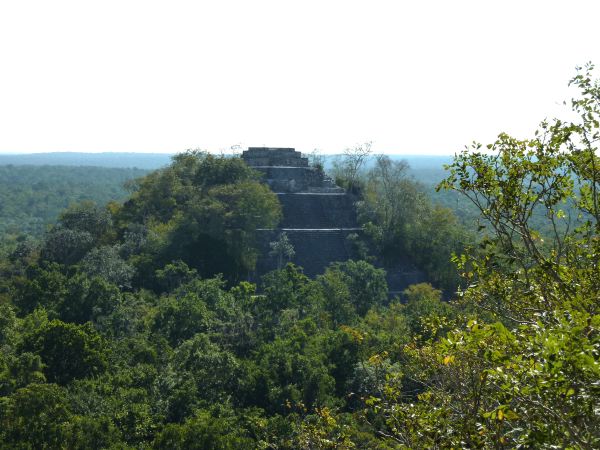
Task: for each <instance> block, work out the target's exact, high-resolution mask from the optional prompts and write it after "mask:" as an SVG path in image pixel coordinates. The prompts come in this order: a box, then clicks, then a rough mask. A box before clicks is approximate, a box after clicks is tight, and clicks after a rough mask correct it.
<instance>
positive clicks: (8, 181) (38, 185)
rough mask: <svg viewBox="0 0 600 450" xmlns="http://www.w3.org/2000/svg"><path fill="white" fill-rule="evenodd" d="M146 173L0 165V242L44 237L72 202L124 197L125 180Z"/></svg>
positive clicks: (102, 201) (113, 169)
mask: <svg viewBox="0 0 600 450" xmlns="http://www.w3.org/2000/svg"><path fill="white" fill-rule="evenodd" d="M0 160H1V158H0ZM146 173H147V171H145V170H141V169H134V168H102V167H87V166H81V167H69V166H60V165H59V166H56V165H54V166H46V165H42V166H33V165H31V166H30V165H25V166H22V165H19V166H15V165H11V164H8V165H0V241H5V243H6V242H7V241H14V240H15V239H17V238H19V237H22V236H23V235H27V236H29V237H30V238H38V237H40V236H41V235H42V234H43V233H44V232H45V231H46V229H47V228H48V225H50V224H53V223H54V222H55V221H56V219H57V218H58V215H59V214H60V212H61V211H62V210H64V209H65V208H67V207H68V206H70V205H71V204H74V203H78V202H82V201H92V202H94V203H97V204H99V205H103V204H106V203H108V202H109V201H120V200H123V199H124V198H125V197H126V196H127V190H126V189H125V186H124V185H125V183H126V182H127V181H130V180H133V179H135V178H139V177H141V176H142V175H144V174H146Z"/></svg>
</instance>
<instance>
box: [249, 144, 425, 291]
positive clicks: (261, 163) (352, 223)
mask: <svg viewBox="0 0 600 450" xmlns="http://www.w3.org/2000/svg"><path fill="white" fill-rule="evenodd" d="M242 158H244V161H246V163H247V164H248V165H250V166H251V167H253V168H254V169H256V170H259V171H261V172H262V173H263V174H264V180H265V181H266V182H267V183H268V184H269V186H270V187H271V189H272V190H273V191H274V192H276V193H277V196H278V198H279V201H280V203H281V206H282V210H283V219H282V220H281V222H280V223H279V225H278V228H276V229H272V230H257V240H258V242H257V244H258V248H259V251H260V255H261V256H260V257H259V259H258V261H257V266H256V271H255V273H254V274H251V277H250V278H251V280H252V281H256V282H257V281H259V280H260V277H261V276H262V275H264V274H265V273H267V272H269V271H271V270H274V269H277V263H278V261H277V257H276V256H271V255H269V252H270V251H271V247H270V243H271V242H274V241H276V240H278V238H279V237H280V236H281V234H282V233H286V235H287V237H288V239H289V241H290V242H291V244H292V246H293V247H294V251H295V255H294V257H293V258H292V262H293V263H294V264H296V265H298V266H300V267H302V268H303V269H304V273H305V274H306V275H308V276H310V277H314V276H316V275H319V274H321V273H323V272H324V271H325V269H326V268H327V266H329V265H330V264H331V263H332V262H336V261H346V260H348V259H350V258H352V257H353V256H355V255H353V254H352V245H351V243H350V242H349V240H348V236H349V235H351V234H360V233H361V228H360V227H359V226H358V221H357V217H356V208H355V206H354V201H355V199H354V198H353V197H352V196H350V195H349V194H347V193H345V191H344V190H343V189H342V188H340V187H338V186H336V185H335V183H334V182H333V181H332V180H331V179H329V178H327V177H326V176H325V175H324V174H323V172H322V171H320V170H318V169H316V168H313V167H309V166H308V160H307V159H306V158H304V157H302V155H301V154H300V152H297V151H295V150H294V149H293V148H264V147H250V148H249V149H248V150H247V151H245V152H244V153H243V155H242ZM387 273H388V276H387V279H388V286H389V289H390V292H392V293H393V294H396V293H400V292H401V291H402V290H403V289H405V288H406V287H407V286H408V285H409V284H413V283H418V282H421V281H423V280H424V277H423V275H422V273H421V272H419V271H418V270H416V269H415V268H414V266H412V265H411V264H410V263H409V262H403V263H401V264H399V265H398V267H395V268H393V269H392V270H388V271H387Z"/></svg>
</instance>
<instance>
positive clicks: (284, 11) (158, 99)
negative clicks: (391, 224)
mask: <svg viewBox="0 0 600 450" xmlns="http://www.w3.org/2000/svg"><path fill="white" fill-rule="evenodd" d="M599 17H600V1H594V0H590V1H574V0H569V1H548V0H546V1H532V0H520V1H507V0H503V1H485V0H478V1H460V0H454V1H449V0H445V1H416V0H413V1H410V2H409V1H401V0H396V1H377V0H370V1H366V0H365V1H360V2H358V1H351V0H342V1H333V0H320V1H309V0H302V1H294V2H292V1H286V0H277V1H260V0H259V1H257V0H253V1H249V0H244V1H224V0H220V1H216V0H215V1H176V0H171V1H161V2H158V1H149V0H144V1H127V0H119V1H107V0H103V1H93V2H92V1H86V0H77V1H60V0H53V1H48V0H43V1H27V0H18V1H17V0H12V1H11V0H6V1H5V0H0V153H21V152H49V151H89V152H99V151H134V152H176V151H182V150H185V149H186V148H197V147H199V148H202V149H207V150H222V149H226V148H229V147H230V146H231V145H234V144H241V145H243V146H260V145H267V146H284V147H296V148H298V149H300V150H302V151H310V150H312V149H314V148H318V149H320V150H322V151H325V152H327V153H330V152H339V151H341V150H342V149H344V148H345V147H348V146H352V145H354V144H356V143H359V142H363V141H367V140H372V141H373V142H374V150H375V151H377V152H387V153H408V154H452V153H454V152H455V151H457V150H460V149H462V148H463V147H464V145H465V144H467V143H469V142H471V141H472V140H474V139H475V140H479V141H482V142H489V141H491V140H493V139H494V137H495V136H496V135H497V134H498V132H500V131H506V132H509V133H512V134H515V135H516V136H518V137H526V136H529V135H530V134H531V132H532V131H533V130H534V128H535V126H536V125H537V123H538V122H539V121H540V120H541V119H543V118H544V117H550V116H554V115H557V114H558V113H559V110H560V109H559V106H558V105H559V103H560V102H562V101H563V100H568V99H569V98H570V97H571V96H572V93H571V92H570V91H569V90H568V89H567V83H568V80H569V79H570V78H571V77H572V76H573V75H574V73H575V70H574V68H575V66H576V65H582V64H584V63H585V62H587V61H590V60H591V61H595V62H596V63H597V64H600V31H599V29H598V18H599Z"/></svg>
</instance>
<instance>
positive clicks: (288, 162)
mask: <svg viewBox="0 0 600 450" xmlns="http://www.w3.org/2000/svg"><path fill="white" fill-rule="evenodd" d="M242 158H243V159H244V161H245V162H246V164H248V165H249V166H250V167H253V168H254V169H257V170H259V171H261V172H263V173H264V174H265V181H266V182H267V183H268V184H269V186H270V187H271V189H273V191H275V192H281V193H284V192H287V193H293V192H306V193H322V194H327V193H338V194H341V193H343V192H344V190H343V189H342V188H340V187H338V186H336V185H335V183H334V182H333V180H332V179H331V178H329V177H327V176H326V175H325V174H324V173H323V171H322V170H320V169H318V168H316V167H311V166H310V165H309V164H308V158H305V157H304V156H302V153H300V152H298V151H296V150H294V149H293V148H271V147H250V148H248V150H246V151H244V152H243V153H242Z"/></svg>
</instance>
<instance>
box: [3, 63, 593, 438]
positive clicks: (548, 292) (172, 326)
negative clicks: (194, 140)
mask: <svg viewBox="0 0 600 450" xmlns="http://www.w3.org/2000/svg"><path fill="white" fill-rule="evenodd" d="M591 70H592V68H591V67H587V68H585V69H581V70H580V71H579V72H578V73H577V75H576V76H575V77H574V78H573V80H572V81H571V83H572V84H573V85H574V86H576V87H578V88H579V89H580V92H581V94H580V96H579V97H578V98H576V99H574V100H573V102H572V106H573V110H574V112H575V113H577V116H578V117H579V120H577V121H574V122H563V121H559V120H554V121H546V122H543V123H542V124H541V125H540V128H539V130H538V131H537V132H536V133H535V135H534V136H533V137H532V138H531V139H528V140H517V139H515V138H512V137H510V136H508V135H505V134H501V135H500V136H499V137H498V139H497V141H496V142H494V143H492V144H490V145H488V146H487V147H484V146H481V145H478V144H474V146H473V147H472V148H469V149H467V150H465V151H463V152H461V153H459V154H457V155H456V157H455V158H454V160H453V161H451V162H450V164H449V165H448V167H447V172H446V177H445V179H444V180H442V181H441V183H439V185H438V186H437V189H439V190H442V191H447V192H452V193H453V194H452V195H457V196H460V197H461V198H463V199H464V200H463V201H467V202H469V203H470V204H471V205H472V210H471V211H469V217H475V216H476V217H477V222H476V228H475V229H467V228H465V226H464V225H463V224H462V223H461V219H460V218H458V217H457V216H456V215H455V214H454V213H453V211H452V210H451V209H449V208H447V207H444V205H441V204H440V203H439V202H436V201H434V200H432V197H431V195H429V194H428V190H427V187H424V186H423V185H422V184H420V183H418V182H416V181H415V180H414V178H413V177H411V176H410V173H409V171H408V167H407V164H406V163H403V162H401V161H394V160H391V159H390V158H388V157H385V156H381V157H377V158H374V159H373V160H372V161H373V162H372V164H370V165H368V166H365V165H364V160H365V157H367V156H368V155H369V151H368V150H369V149H368V146H361V147H357V148H354V149H350V150H349V151H348V152H347V154H346V155H345V156H344V157H342V158H340V159H339V161H337V163H336V164H335V165H334V167H332V175H333V176H335V177H336V179H337V181H338V183H339V184H340V185H341V186H343V187H344V188H346V189H347V190H348V191H349V192H351V193H352V194H353V195H355V196H356V198H357V203H356V207H357V210H358V214H359V220H360V222H361V225H362V227H363V230H364V232H363V233H362V237H360V238H359V239H358V240H357V242H356V246H357V248H358V249H359V250H360V252H362V253H361V254H362V258H357V259H356V260H349V261H346V262H341V263H335V264H332V265H331V266H330V267H328V268H327V269H326V270H325V272H324V273H323V274H321V275H319V276H317V277H315V278H314V279H310V278H308V277H306V276H305V275H304V274H303V273H302V269H301V268H300V267H296V266H294V265H292V264H287V265H285V266H284V267H282V268H281V269H279V270H275V271H273V272H270V273H268V274H266V275H265V276H264V277H263V279H262V280H261V282H260V283H258V284H252V283H249V282H247V281H245V280H246V275H247V274H248V272H249V271H251V270H252V268H253V267H254V264H255V263H256V258H257V250H256V247H255V230H256V229H257V228H270V227H273V226H275V225H276V224H277V223H278V221H279V220H280V218H281V207H280V205H279V203H278V201H277V197H276V195H275V194H274V193H273V192H271V191H270V190H269V188H268V187H267V186H266V185H265V184H264V183H263V182H262V181H261V177H260V175H259V174H258V173H257V172H255V171H253V170H252V169H250V168H249V167H248V166H246V164H245V163H244V162H243V161H242V160H241V159H240V158H235V157H228V158H226V157H219V156H213V155H210V154H206V153H202V152H196V151H190V152H186V153H183V154H180V155H176V156H175V157H174V158H173V160H172V163H171V164H170V165H169V166H167V167H164V168H162V169H160V170H157V171H154V172H151V173H148V174H146V175H145V176H143V177H141V178H137V179H136V181H135V182H132V183H129V188H130V194H129V196H128V197H127V198H125V199H123V201H122V202H116V201H113V202H109V203H107V204H105V203H103V202H101V201H100V202H97V203H93V202H89V201H84V202H78V203H74V204H72V205H70V206H69V207H68V208H67V209H65V210H64V211H62V212H61V213H60V214H59V216H58V219H57V221H56V223H55V224H54V225H53V226H52V227H51V228H50V229H48V230H47V232H45V233H44V234H43V236H42V237H41V239H40V240H39V241H34V240H28V239H21V240H19V241H18V242H17V243H15V245H13V246H12V247H11V248H10V251H7V252H6V253H7V256H6V257H5V258H3V259H2V261H1V262H0V271H1V272H0V274H1V275H0V310H1V312H0V346H1V347H2V352H1V353H0V442H1V444H0V445H1V446H2V448H23V449H28V448H68V449H84V448H86V449H87V448H108V449H111V448H112V449H117V448H119V449H121V448H131V449H137V448H157V449H177V448H181V449H184V448H186V449H187V448H196V449H238V448H244V449H245V448H256V449H328V448H330V449H333V448H337V449H351V448H372V449H405V448H411V449H412V448H417V449H418V448H423V449H425V448H494V449H502V448H582V449H588V448H589V449H592V448H598V447H599V446H600V432H599V430H600V362H599V357H600V314H599V311H598V306H599V305H600V298H599V295H600V273H599V272H600V266H599V252H600V238H599V232H600V159H599V157H598V154H597V145H598V142H599V140H600V125H599V123H600V84H599V83H598V82H596V81H594V80H593V78H592V76H591ZM313 164H315V165H319V164H322V161H318V160H317V161H313ZM448 198H450V199H453V198H454V197H448ZM448 202H449V203H452V202H453V200H449V201H448ZM399 254H402V255H409V256H410V257H411V258H412V260H413V261H414V262H415V264H416V265H417V266H418V267H419V268H421V270H423V271H424V273H426V274H427V277H428V279H429V283H421V284H416V285H412V286H410V287H408V288H407V289H406V290H405V291H404V292H403V294H402V295H401V296H397V297H394V298H390V296H389V295H388V294H389V293H388V288H387V285H386V281H385V271H384V269H382V268H379V267H376V266H375V265H374V264H373V263H374V262H375V261H384V262H385V263H386V264H393V262H394V260H395V259H396V258H397V257H398V255H399ZM443 291H445V292H454V294H453V295H452V298H451V300H450V301H446V300H445V299H444V296H443Z"/></svg>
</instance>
